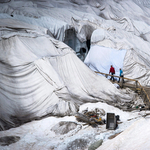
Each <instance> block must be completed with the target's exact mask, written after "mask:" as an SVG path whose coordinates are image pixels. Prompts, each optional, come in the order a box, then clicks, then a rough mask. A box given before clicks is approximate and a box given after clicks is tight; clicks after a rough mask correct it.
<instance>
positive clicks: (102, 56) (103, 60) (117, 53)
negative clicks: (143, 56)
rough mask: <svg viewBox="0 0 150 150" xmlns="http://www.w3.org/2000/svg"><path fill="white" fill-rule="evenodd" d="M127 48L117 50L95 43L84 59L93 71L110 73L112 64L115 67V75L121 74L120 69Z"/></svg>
mask: <svg viewBox="0 0 150 150" xmlns="http://www.w3.org/2000/svg"><path fill="white" fill-rule="evenodd" d="M125 54H126V50H116V49H112V48H107V47H102V46H99V45H94V46H92V47H91V48H90V51H89V53H88V55H87V57H86V59H85V61H84V63H85V64H86V65H87V66H88V67H89V68H91V69H92V70H93V71H97V72H102V73H106V74H109V69H110V66H111V65H113V67H114V68H115V75H117V76H119V69H120V68H123V62H124V57H125Z"/></svg>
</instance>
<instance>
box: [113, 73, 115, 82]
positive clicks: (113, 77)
mask: <svg viewBox="0 0 150 150" xmlns="http://www.w3.org/2000/svg"><path fill="white" fill-rule="evenodd" d="M112 75H114V73H112ZM112 78H113V81H115V78H114V76H113V77H112Z"/></svg>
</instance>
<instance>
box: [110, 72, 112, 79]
mask: <svg viewBox="0 0 150 150" xmlns="http://www.w3.org/2000/svg"><path fill="white" fill-rule="evenodd" d="M110 74H111V75H112V72H111V73H110ZM110 80H112V76H111V78H110Z"/></svg>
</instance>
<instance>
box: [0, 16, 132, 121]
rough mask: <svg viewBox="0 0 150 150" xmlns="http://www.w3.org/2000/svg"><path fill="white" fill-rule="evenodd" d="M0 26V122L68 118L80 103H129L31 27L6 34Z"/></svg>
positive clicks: (62, 47) (60, 45)
mask: <svg viewBox="0 0 150 150" xmlns="http://www.w3.org/2000/svg"><path fill="white" fill-rule="evenodd" d="M1 21H3V23H2V25H1V24H0V28H1V34H0V35H1V38H0V39H1V40H0V53H1V55H0V68H1V69H0V81H1V84H0V106H1V109H0V119H1V120H2V122H3V121H4V122H5V123H6V122H11V121H12V122H13V121H14V120H13V119H10V118H13V117H17V118H19V119H20V120H23V121H26V120H28V119H32V118H37V117H41V116H44V115H47V114H51V115H59V116H64V115H71V114H74V113H75V112H77V110H78V105H79V104H83V103H85V102H95V101H106V102H107V101H120V102H129V101H131V100H132V99H133V97H132V95H131V96H130V95H127V94H124V93H121V92H120V91H118V90H117V88H116V87H115V86H114V85H113V84H111V83H110V82H109V81H108V80H107V79H106V78H105V77H100V76H98V75H96V74H95V73H94V72H93V71H91V70H90V69H89V68H88V67H87V66H86V65H85V64H84V63H83V62H82V61H81V60H79V58H78V57H77V56H76V55H75V54H74V51H73V50H72V49H70V48H69V47H68V46H67V45H65V44H63V43H62V42H59V41H57V40H54V39H53V38H50V37H49V36H47V35H44V34H43V33H42V32H41V31H40V30H37V29H36V30H34V29H33V28H32V27H31V29H30V25H29V26H28V29H26V28H25V25H27V24H24V23H21V22H19V21H18V22H17V27H16V28H15V26H14V25H13V24H12V28H11V25H10V24H9V23H10V20H8V19H6V20H5V19H2V20H1ZM1 21H0V22H1ZM12 23H13V21H12ZM8 24H9V28H8ZM16 30H17V31H18V32H16ZM3 31H4V32H3ZM2 122H1V123H2Z"/></svg>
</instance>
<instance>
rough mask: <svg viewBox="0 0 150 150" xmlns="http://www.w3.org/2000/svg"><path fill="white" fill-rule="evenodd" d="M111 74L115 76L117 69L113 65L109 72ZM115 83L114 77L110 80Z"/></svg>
mask: <svg viewBox="0 0 150 150" xmlns="http://www.w3.org/2000/svg"><path fill="white" fill-rule="evenodd" d="M109 74H111V75H114V74H115V68H114V67H113V66H112V65H111V67H110V70H109ZM112 79H113V81H115V79H114V77H113V76H111V78H110V80H112Z"/></svg>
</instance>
